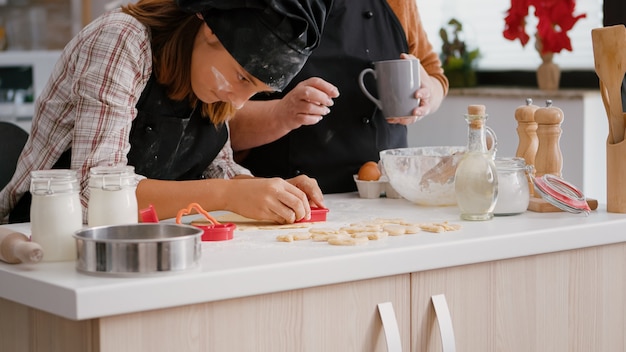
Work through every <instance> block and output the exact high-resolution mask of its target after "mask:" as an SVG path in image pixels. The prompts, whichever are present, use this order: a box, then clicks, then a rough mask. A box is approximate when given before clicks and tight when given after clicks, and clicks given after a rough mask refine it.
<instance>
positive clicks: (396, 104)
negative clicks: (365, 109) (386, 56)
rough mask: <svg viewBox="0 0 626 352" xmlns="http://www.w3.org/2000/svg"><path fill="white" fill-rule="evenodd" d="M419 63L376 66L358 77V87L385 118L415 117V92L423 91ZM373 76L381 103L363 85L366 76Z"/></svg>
mask: <svg viewBox="0 0 626 352" xmlns="http://www.w3.org/2000/svg"><path fill="white" fill-rule="evenodd" d="M419 68H420V62H419V60H418V59H398V60H385V61H376V62H374V68H373V69H372V68H366V69H365V70H363V71H361V73H360V74H359V87H361V90H362V91H363V94H365V96H367V98H368V99H370V100H371V101H373V102H374V103H375V104H376V106H378V108H379V109H380V110H382V112H383V115H384V116H385V117H386V118H394V117H409V116H413V110H414V109H415V108H416V107H417V106H418V105H419V99H415V91H416V90H417V89H418V88H419V87H420V69H419ZM368 73H369V74H371V75H372V76H374V79H375V81H376V89H377V91H378V96H379V97H378V99H377V98H375V97H374V96H373V95H372V94H371V93H370V92H369V90H368V89H367V87H366V86H365V83H364V79H365V76H366V75H367V74H368Z"/></svg>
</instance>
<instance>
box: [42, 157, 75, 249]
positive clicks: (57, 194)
mask: <svg viewBox="0 0 626 352" xmlns="http://www.w3.org/2000/svg"><path fill="white" fill-rule="evenodd" d="M30 175H31V181H30V193H31V195H32V202H31V206H30V223H31V238H32V241H33V242H36V243H38V244H39V245H41V247H42V248H43V253H44V255H43V258H42V260H43V261H69V260H75V259H76V241H75V240H74V237H73V234H74V232H76V231H78V230H80V229H82V227H83V211H82V206H81V203H80V196H79V193H80V185H79V184H78V178H77V173H76V171H74V170H65V169H52V170H37V171H32V172H31V174H30Z"/></svg>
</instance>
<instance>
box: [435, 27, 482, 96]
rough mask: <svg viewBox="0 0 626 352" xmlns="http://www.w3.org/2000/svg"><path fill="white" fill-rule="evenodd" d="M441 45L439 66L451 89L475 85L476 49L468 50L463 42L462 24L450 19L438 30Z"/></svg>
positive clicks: (478, 53) (478, 54) (477, 55)
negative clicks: (440, 65)
mask: <svg viewBox="0 0 626 352" xmlns="http://www.w3.org/2000/svg"><path fill="white" fill-rule="evenodd" d="M439 36H440V37H441V40H442V42H443V44H442V45H441V54H440V56H439V58H440V59H441V64H442V67H443V70H444V72H445V74H446V76H447V77H448V80H449V81H450V86H451V87H467V86H474V85H476V73H475V66H476V60H478V59H479V58H480V50H479V49H478V48H475V49H472V50H469V49H468V47H467V44H466V43H465V40H463V24H462V23H461V22H460V21H459V20H457V19H455V18H452V19H450V21H448V23H447V26H444V27H442V28H441V29H440V30H439Z"/></svg>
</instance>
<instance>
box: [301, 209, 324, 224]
mask: <svg viewBox="0 0 626 352" xmlns="http://www.w3.org/2000/svg"><path fill="white" fill-rule="evenodd" d="M327 213H328V209H326V208H311V218H310V219H308V220H305V219H304V218H302V219H300V220H298V221H296V222H317V221H326V214H327Z"/></svg>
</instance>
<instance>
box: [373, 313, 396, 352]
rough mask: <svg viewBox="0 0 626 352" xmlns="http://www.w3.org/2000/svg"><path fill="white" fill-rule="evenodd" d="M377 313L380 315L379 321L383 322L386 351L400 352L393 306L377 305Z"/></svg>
mask: <svg viewBox="0 0 626 352" xmlns="http://www.w3.org/2000/svg"><path fill="white" fill-rule="evenodd" d="M378 312H379V313H380V320H381V321H382V322H383V330H384V331H385V339H386V340H387V351H388V352H402V340H400V330H399V329H398V321H397V320H396V313H395V312H394V311H393V304H391V302H385V303H378Z"/></svg>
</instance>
